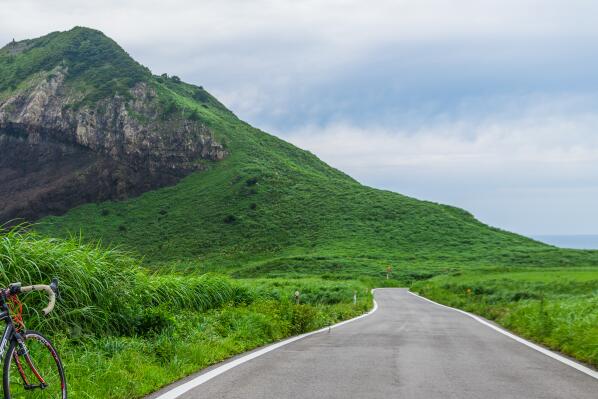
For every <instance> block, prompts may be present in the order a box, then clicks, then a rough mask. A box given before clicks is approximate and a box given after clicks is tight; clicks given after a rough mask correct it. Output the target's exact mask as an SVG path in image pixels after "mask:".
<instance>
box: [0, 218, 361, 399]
mask: <svg viewBox="0 0 598 399" xmlns="http://www.w3.org/2000/svg"><path fill="white" fill-rule="evenodd" d="M52 277H58V278H59V279H60V289H61V297H60V299H59V301H58V303H57V306H56V310H55V312H53V313H52V314H51V315H50V316H49V317H47V318H44V317H42V316H41V315H40V314H39V313H38V311H39V309H41V308H42V307H44V306H45V301H46V300H47V299H46V298H45V297H43V296H42V295H41V294H39V293H35V294H33V293H32V294H29V295H27V296H24V297H23V298H22V300H23V301H24V304H25V305H26V308H25V320H26V323H27V327H28V328H33V329H39V330H40V331H41V332H43V333H46V334H48V335H49V336H50V337H51V338H52V339H53V340H54V342H55V344H56V345H57V347H58V350H59V352H60V353H61V356H62V357H63V360H64V363H65V368H66V370H67V377H68V381H69V390H70V393H71V395H72V396H73V397H77V398H113V399H125V398H127V399H130V398H138V397H142V396H143V395H145V394H148V393H150V392H152V391H155V390H156V389H158V388H160V387H161V386H163V385H166V384H168V383H170V382H173V381H175V380H176V379H179V378H181V377H184V376H185V375H188V374H190V373H193V372H195V371H197V370H199V369H201V368H204V367H206V366H208V365H210V364H213V363H215V362H218V361H221V360H223V359H225V358H227V357H230V356H232V355H234V354H237V353H241V352H243V351H246V350H250V349H253V348H255V347H257V346H260V345H264V344H267V343H270V342H273V341H276V340H279V339H282V338H285V337H288V336H290V335H294V334H300V333H303V332H307V331H311V330H314V329H317V328H320V327H324V326H327V325H330V324H333V323H335V322H338V321H341V320H345V319H347V318H351V317H354V316H357V315H359V314H362V313H364V312H365V311H367V310H368V309H369V308H370V307H371V305H372V296H371V294H370V293H369V290H368V287H367V286H366V285H365V284H364V283H361V282H357V281H333V282H331V281H326V280H322V279H318V278H309V279H292V280H291V279H282V278H279V279H243V280H233V279H231V278H230V277H226V276H222V275H217V274H213V273H208V274H197V273H196V274H186V275H181V274H177V273H175V272H171V273H166V272H164V271H162V273H160V274H157V273H152V272H150V271H148V270H147V269H145V268H143V267H141V266H140V262H139V261H138V260H137V259H135V258H133V257H131V256H130V255H129V254H127V253H125V252H122V251H119V250H115V249H105V248H102V247H101V246H99V245H95V244H89V243H83V242H82V240H81V239H76V238H71V239H67V240H61V239H50V238H44V237H41V236H39V235H37V234H36V233H32V232H23V231H22V230H19V229H15V230H11V231H7V232H4V233H2V234H0V286H3V287H5V286H7V285H8V283H10V282H15V281H21V282H22V283H23V284H25V285H27V284H31V283H43V282H49V281H50V279H51V278H52ZM296 290H298V291H300V292H301V297H300V304H296V303H295V301H294V298H293V294H294V292H295V291H296ZM356 291H358V292H359V295H358V296H357V303H355V304H354V303H353V294H354V292H356Z"/></svg>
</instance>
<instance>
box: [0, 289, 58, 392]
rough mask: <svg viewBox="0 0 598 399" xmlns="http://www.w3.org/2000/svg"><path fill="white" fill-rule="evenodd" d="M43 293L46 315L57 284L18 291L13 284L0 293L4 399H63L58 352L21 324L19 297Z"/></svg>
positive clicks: (56, 290) (0, 344)
mask: <svg viewBox="0 0 598 399" xmlns="http://www.w3.org/2000/svg"><path fill="white" fill-rule="evenodd" d="M32 291H44V292H46V293H47V294H48V297H49V302H48V306H46V308H44V309H43V314H44V315H48V314H49V313H50V312H51V311H52V310H53V309H54V305H55V304H56V293H57V292H58V280H57V279H54V280H52V283H51V284H50V285H30V286H27V287H21V283H14V284H11V285H10V286H9V288H6V289H0V320H1V321H4V322H5V324H6V328H5V330H4V333H3V334H2V340H1V341H0V359H2V356H3V355H4V352H5V351H6V349H7V347H8V350H7V351H6V357H4V371H3V379H2V383H3V388H4V399H37V398H40V399H41V398H51V399H67V389H66V378H65V376H64V368H63V367H62V361H61V360H60V357H59V356H58V352H56V349H55V348H54V346H53V345H52V343H51V342H50V340H48V339H47V338H46V337H44V336H43V335H42V334H40V333H38V332H36V331H33V330H27V329H26V328H25V324H24V322H23V304H22V303H21V301H20V300H19V294H24V293H28V292H32ZM7 345H8V346H7Z"/></svg>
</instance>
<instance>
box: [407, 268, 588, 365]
mask: <svg viewBox="0 0 598 399" xmlns="http://www.w3.org/2000/svg"><path fill="white" fill-rule="evenodd" d="M412 289H413V290H414V291H418V292H419V293H420V294H422V295H424V296H426V297H428V298H430V299H433V300H435V301H438V302H440V303H444V304H447V305H450V306H454V307H458V308H460V309H464V310H467V311H470V312H473V313H476V314H479V315H482V316H484V317H486V318H488V319H491V320H494V321H496V322H497V323H499V324H501V325H503V326H504V327H506V328H508V329H510V330H512V331H514V332H516V333H517V334H520V335H522V336H524V337H526V338H529V339H532V340H533V341H536V342H539V343H541V344H544V345H546V346H548V347H550V348H553V349H556V350H559V351H562V352H563V353H566V354H568V355H571V356H574V357H576V358H577V359H580V360H583V361H585V362H587V363H590V364H592V365H594V366H598V270H596V269H595V268H591V269H588V268H567V269H542V270H527V271H508V272H499V271H492V270H480V271H467V272H456V273H453V275H444V276H437V277H434V278H432V279H430V280H427V281H421V282H418V283H415V284H414V285H413V287H412Z"/></svg>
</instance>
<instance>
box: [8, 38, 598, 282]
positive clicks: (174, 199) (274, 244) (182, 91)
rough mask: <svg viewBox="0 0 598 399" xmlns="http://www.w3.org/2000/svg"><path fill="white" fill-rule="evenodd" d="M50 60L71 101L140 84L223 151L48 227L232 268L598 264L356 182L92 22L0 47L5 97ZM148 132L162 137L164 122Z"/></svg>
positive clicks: (417, 270) (163, 257) (351, 271)
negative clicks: (148, 63)
mask: <svg viewBox="0 0 598 399" xmlns="http://www.w3.org/2000/svg"><path fill="white" fill-rule="evenodd" d="M11 58H12V59H13V60H12V61H7V60H8V59H11ZM57 65H62V66H64V67H65V68H66V69H67V70H68V73H67V77H66V78H65V79H66V81H67V82H70V83H69V87H70V90H73V91H74V92H77V93H79V94H78V95H76V96H75V97H76V98H78V99H79V102H80V103H81V104H93V102H94V101H96V102H97V101H102V100H105V99H111V98H114V97H115V96H123V97H126V96H129V95H130V93H131V90H132V89H131V88H133V87H135V85H136V84H139V82H143V83H144V84H146V85H148V86H149V87H152V88H153V89H154V90H155V93H156V97H157V99H154V100H152V101H154V102H155V103H157V104H159V114H164V113H166V114H168V113H169V112H175V113H176V114H177V115H179V116H180V115H182V116H180V117H182V118H183V119H184V120H187V121H199V123H201V124H202V125H204V126H206V127H207V128H208V129H209V130H210V132H212V134H213V136H214V137H215V138H216V139H217V140H218V141H219V142H220V143H222V146H223V147H224V148H225V150H226V154H227V155H226V156H225V157H224V159H222V160H214V159H212V160H206V159H203V160H201V165H202V168H201V170H200V171H196V172H194V173H191V174H190V175H188V176H187V177H185V178H183V179H182V180H181V181H179V182H178V183H177V184H176V185H172V186H168V187H163V188H159V189H156V190H151V191H148V192H145V193H143V194H141V195H140V196H136V197H134V198H128V199H124V200H119V201H101V200H100V201H95V202H92V203H87V204H85V205H81V206H78V207H75V208H73V209H70V210H69V211H68V212H67V213H66V214H64V215H62V216H50V217H47V218H45V219H42V220H41V222H40V224H39V225H38V226H37V229H38V230H39V231H41V232H43V233H45V234H48V235H60V236H63V235H67V234H72V233H79V232H80V231H81V232H83V235H84V236H85V237H86V238H88V239H101V240H102V241H103V242H104V243H110V244H119V245H123V246H124V247H126V248H128V249H131V250H134V251H136V252H138V253H139V254H141V255H142V256H144V257H145V260H146V263H148V264H154V265H159V264H175V265H177V266H178V267H180V268H192V269H200V270H214V269H219V270H226V271H229V272H231V273H233V274H234V275H237V276H254V275H262V274H268V275H270V276H273V275H289V274H315V275H323V276H328V277H332V276H335V277H356V276H365V275H369V276H372V277H377V276H381V275H383V271H384V269H385V268H386V266H387V265H389V264H391V265H393V266H395V268H396V267H398V268H399V270H400V271H399V273H403V272H404V273H406V274H407V275H406V277H412V278H418V277H425V276H428V275H429V273H433V269H439V270H446V269H450V268H453V267H457V266H461V265H466V266H468V265H470V266H500V267H508V266H567V265H577V266H586V265H596V264H598V252H596V251H593V252H592V251H573V250H561V249H557V248H554V247H551V246H548V245H544V244H541V243H538V242H535V241H533V240H531V239H528V238H525V237H522V236H519V235H516V234H512V233H509V232H506V231H502V230H499V229H496V228H493V227H490V226H487V225H485V224H483V223H481V222H479V221H478V220H476V219H475V218H474V217H473V216H472V215H471V214H469V213H468V212H466V211H464V210H461V209H458V208H454V207H450V206H445V205H440V204H435V203H431V202H426V201H420V200H417V199H414V198H410V197H406V196H403V195H400V194H397V193H393V192H389V191H382V190H377V189H374V188H370V187H366V186H363V185H361V184H359V183H358V182H356V181H355V180H353V179H352V178H350V177H349V176H347V175H345V174H343V173H342V172H340V171H338V170H336V169H334V168H331V167H330V166H328V165H326V164H325V163H323V162H322V161H320V160H319V159H318V158H317V157H315V156H314V155H313V154H311V153H309V152H307V151H304V150H301V149H299V148H297V147H295V146H293V145H291V144H289V143H286V142H284V141H283V140H280V139H278V138H276V137H274V136H271V135H269V134H267V133H264V132H262V131H260V130H258V129H256V128H253V127H251V126H249V125H248V124H246V123H244V122H243V121H241V120H239V119H238V118H237V117H236V116H235V115H234V114H233V113H232V112H230V111H229V110H227V109H226V108H225V107H224V106H223V105H222V104H220V103H219V102H218V101H217V100H216V99H214V98H213V97H212V96H211V95H209V94H208V93H207V92H206V91H205V90H203V88H201V87H196V86H193V85H190V84H187V83H184V82H181V81H180V80H179V79H178V78H176V77H172V78H171V77H167V76H164V75H163V76H154V75H152V74H151V73H150V72H149V71H148V70H147V69H146V68H144V67H142V66H141V65H139V64H137V63H136V62H135V61H133V60H132V59H131V58H130V57H129V56H128V55H127V54H126V53H125V52H124V51H123V50H122V49H120V47H118V46H117V45H116V43H114V42H113V41H112V40H110V39H108V38H106V37H105V36H104V35H103V34H101V33H100V32H97V31H93V30H90V29H86V28H75V29H73V30H71V31H68V32H63V33H52V34H50V35H48V36H45V37H43V38H40V39H35V40H32V41H25V42H18V43H17V44H12V45H8V46H7V47H5V48H4V49H3V50H1V51H0V68H2V71H3V73H2V74H1V75H0V76H2V78H1V80H0V98H2V97H3V96H4V97H7V96H14V95H15V92H18V91H19V90H22V87H23V86H24V85H26V82H30V81H31V80H32V79H33V76H38V75H40V74H47V73H48V71H51V70H53V69H54V68H56V67H57ZM5 71H8V73H5ZM172 110H176V111H172ZM144 117H145V116H141V117H140V118H141V119H143V118H144ZM156 117H157V116H156ZM156 129H163V130H159V131H157V134H159V135H160V136H167V135H169V134H170V132H169V131H168V129H166V128H165V126H162V125H161V126H158V127H156ZM404 265H409V268H408V269H409V270H408V271H407V270H406V269H407V268H405V267H403V266H404Z"/></svg>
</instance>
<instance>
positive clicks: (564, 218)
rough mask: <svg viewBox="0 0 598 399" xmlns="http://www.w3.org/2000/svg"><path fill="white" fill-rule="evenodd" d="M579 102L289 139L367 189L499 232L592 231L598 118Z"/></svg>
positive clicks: (315, 131) (295, 134) (307, 132)
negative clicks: (457, 212)
mask: <svg viewBox="0 0 598 399" xmlns="http://www.w3.org/2000/svg"><path fill="white" fill-rule="evenodd" d="M578 101H579V99H568V100H566V101H563V100H561V99H558V100H554V99H553V100H551V101H549V100H546V99H545V102H543V103H540V104H538V103H531V104H530V103H528V104H527V105H525V107H524V109H519V110H518V112H516V113H515V114H513V113H511V114H505V113H504V112H497V113H495V114H492V113H490V114H487V115H485V116H484V117H483V118H481V119H475V118H468V117H464V118H461V119H454V120H443V121H431V122H430V123H429V124H427V125H424V126H419V127H418V128H416V129H414V130H402V129H400V128H396V129H393V128H388V127H376V126H372V127H355V125H352V124H343V123H333V124H330V125H326V126H314V125H312V126H306V127H302V128H300V129H298V130H294V131H289V132H286V133H284V134H283V135H282V136H283V137H284V138H285V139H287V140H289V141H291V142H292V143H294V144H296V145H298V146H300V147H302V148H305V149H308V150H310V151H312V152H314V153H315V154H316V155H318V156H319V157H321V158H322V159H323V160H325V161H326V162H328V163H330V164H331V165H333V166H335V167H337V168H339V169H341V170H343V171H345V172H347V173H349V174H350V175H352V176H354V177H356V178H357V179H358V180H360V181H361V182H363V183H365V184H369V185H373V186H376V187H383V188H387V189H391V190H393V191H398V192H401V193H406V194H409V195H413V196H415V197H419V198H425V199H431V200H435V201H438V202H444V203H451V204H454V205H457V206H461V207H464V208H466V209H469V210H471V211H473V212H474V213H475V214H476V216H478V217H480V218H481V219H482V220H484V221H486V222H488V223H490V224H493V225H497V226H500V227H504V228H508V229H511V230H515V231H518V232H521V233H525V234H540V233H542V232H545V233H592V232H595V231H596V227H595V226H597V225H598V210H596V207H595V204H594V203H595V199H596V198H598V187H597V186H596V181H598V111H596V112H593V113H592V112H571V110H570V109H569V108H570V103H576V102H578ZM510 102H519V103H525V101H522V100H519V101H516V100H513V101H510Z"/></svg>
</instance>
